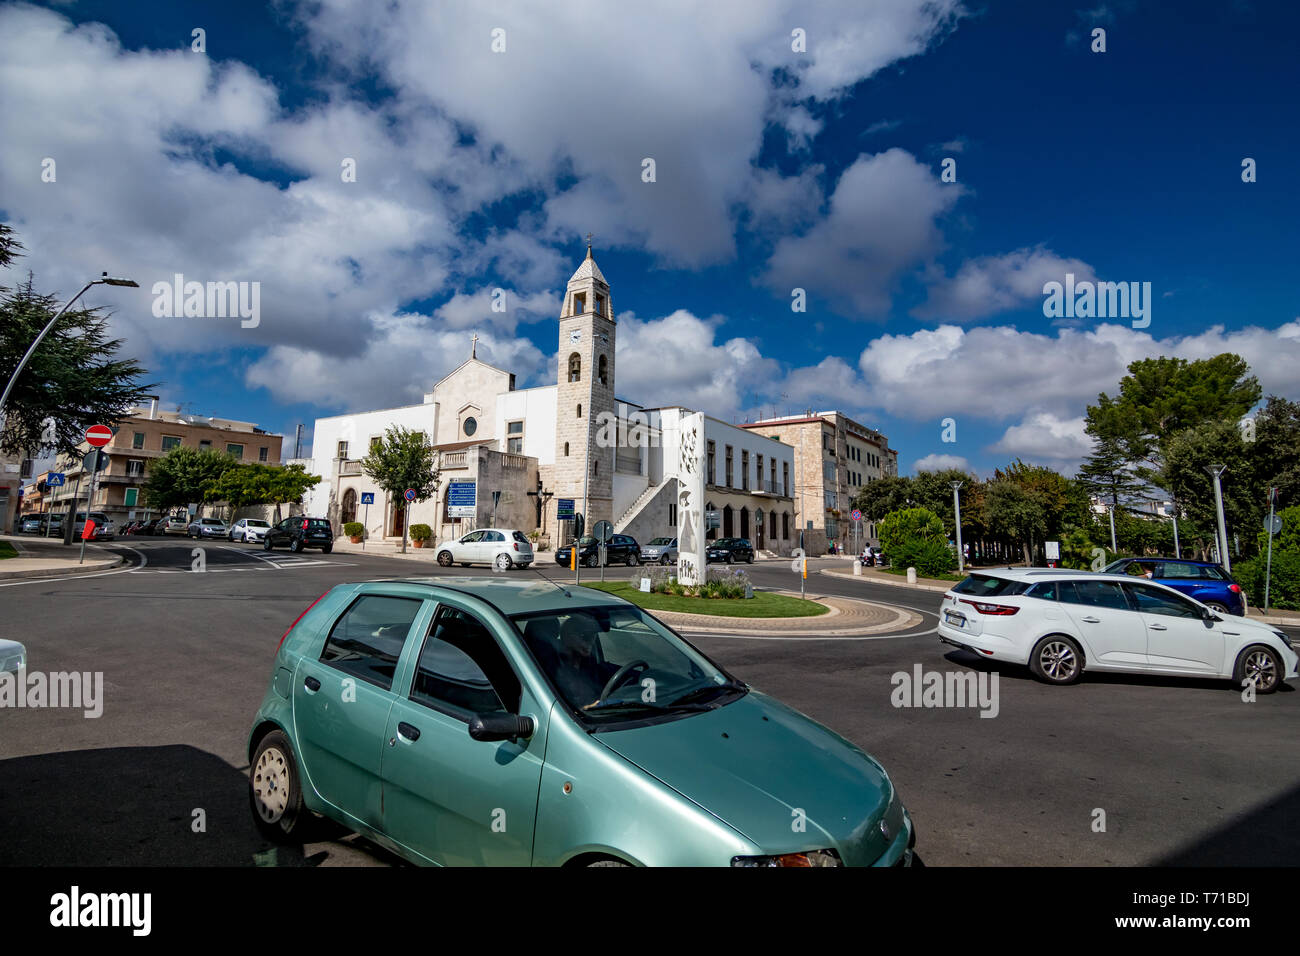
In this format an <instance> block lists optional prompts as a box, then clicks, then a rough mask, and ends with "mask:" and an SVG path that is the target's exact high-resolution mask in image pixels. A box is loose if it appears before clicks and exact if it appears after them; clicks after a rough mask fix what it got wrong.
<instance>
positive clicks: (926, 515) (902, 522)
mask: <svg viewBox="0 0 1300 956" xmlns="http://www.w3.org/2000/svg"><path fill="white" fill-rule="evenodd" d="M876 535H877V537H879V538H880V546H881V547H882V548H884V550H885V554H887V555H890V556H891V557H890V560H891V562H892V561H893V557H892V555H893V553H894V551H895V550H896V549H897V548H898V547H900V546H901V545H902V544H903V542H905V541H909V540H920V541H933V540H938V541H944V542H946V541H947V536H946V535H945V534H944V530H943V522H942V521H941V520H939V516H938V515H937V514H935V513H934V512H933V511H930V510H929V509H927V508H904V509H902V510H901V511H894V512H891V513H890V514H887V515H885V517H884V518H883V519H881V521H880V524H879V525H877V526H876Z"/></svg>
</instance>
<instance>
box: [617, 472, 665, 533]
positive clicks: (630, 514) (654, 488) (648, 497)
mask: <svg viewBox="0 0 1300 956" xmlns="http://www.w3.org/2000/svg"><path fill="white" fill-rule="evenodd" d="M673 480H675V479H673V478H665V479H663V480H662V481H661V482H659V484H657V485H650V486H649V487H647V488H646V490H645V491H643V492H641V494H640V496H638V497H637V499H636V501H634V502H632V505H631V507H629V508H628V509H627V510H626V511H624V512H623V514H622V516H621V517H620V518H619V519H618V520H617V521H615V522H614V533H615V534H622V533H623V532H624V531H626V530H627V526H628V525H630V524H631V523H632V522H633V521H634V520H635V519H636V516H637V513H638V512H639V511H640V510H641V509H642V508H644V507H645V506H646V505H647V504H649V503H650V502H651V501H652V500H654V497H655V495H657V494H659V492H660V491H662V490H663V487H664V485H666V484H668V483H669V482H670V481H673Z"/></svg>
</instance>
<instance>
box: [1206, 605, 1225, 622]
mask: <svg viewBox="0 0 1300 956" xmlns="http://www.w3.org/2000/svg"><path fill="white" fill-rule="evenodd" d="M1201 620H1202V621H1222V620H1223V618H1221V617H1219V615H1217V614H1215V613H1214V612H1213V611H1211V610H1210V609H1209V608H1208V607H1203V608H1201Z"/></svg>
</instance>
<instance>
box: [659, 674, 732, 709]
mask: <svg viewBox="0 0 1300 956" xmlns="http://www.w3.org/2000/svg"><path fill="white" fill-rule="evenodd" d="M718 690H749V686H748V685H747V684H743V683H741V682H740V681H738V680H727V681H724V682H723V683H721V684H705V685H704V686H703V687H697V688H695V690H688V691H687V692H686V693H684V694H682V696H681V697H678V698H677V699H676V700H675V701H673V702H672V703H671V704H669V705H668V706H670V707H676V706H677V705H678V704H684V703H686V702H687V701H690V700H693V699H694V698H697V697H702V696H704V695H705V694H708V693H711V692H712V691H718Z"/></svg>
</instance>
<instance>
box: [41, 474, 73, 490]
mask: <svg viewBox="0 0 1300 956" xmlns="http://www.w3.org/2000/svg"><path fill="white" fill-rule="evenodd" d="M67 482H68V476H67V475H65V474H64V473H63V472H61V471H52V472H50V473H49V474H48V475H47V476H46V477H45V484H46V485H47V486H49V487H50V488H58V487H60V486H62V485H65V484H67Z"/></svg>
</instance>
